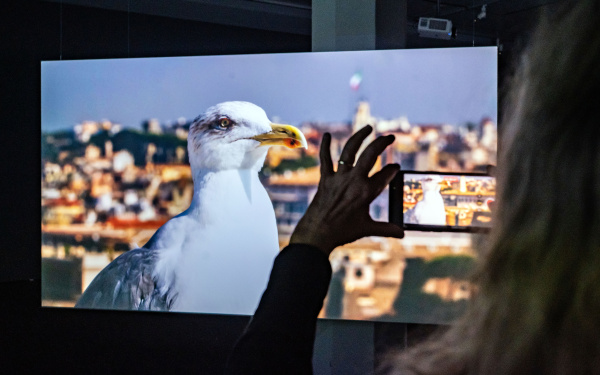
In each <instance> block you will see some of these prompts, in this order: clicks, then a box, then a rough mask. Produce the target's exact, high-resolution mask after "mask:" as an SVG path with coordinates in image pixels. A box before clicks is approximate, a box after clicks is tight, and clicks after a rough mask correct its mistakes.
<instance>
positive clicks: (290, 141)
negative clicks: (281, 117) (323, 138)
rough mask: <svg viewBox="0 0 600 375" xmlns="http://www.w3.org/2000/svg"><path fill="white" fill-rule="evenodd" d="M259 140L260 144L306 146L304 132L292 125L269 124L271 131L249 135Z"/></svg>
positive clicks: (291, 146) (292, 146)
mask: <svg viewBox="0 0 600 375" xmlns="http://www.w3.org/2000/svg"><path fill="white" fill-rule="evenodd" d="M251 139H254V140H256V141H259V142H260V145H261V146H276V145H279V146H285V147H288V148H299V147H304V148H307V146H308V144H307V143H306V138H304V134H302V132H301V131H300V130H299V129H298V128H296V127H295V126H292V125H284V124H271V131H270V132H268V133H263V134H259V135H257V136H254V137H251Z"/></svg>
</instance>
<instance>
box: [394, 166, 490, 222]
mask: <svg viewBox="0 0 600 375" xmlns="http://www.w3.org/2000/svg"><path fill="white" fill-rule="evenodd" d="M403 193H404V194H403V213H404V223H405V224H419V225H435V226H452V227H478V228H489V227H491V221H492V216H491V214H492V212H491V207H492V206H493V202H494V200H495V195H496V181H495V179H494V178H493V177H489V176H468V175H440V174H431V175H428V174H405V175H404V186H403Z"/></svg>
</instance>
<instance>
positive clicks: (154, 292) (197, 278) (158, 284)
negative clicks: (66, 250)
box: [75, 101, 307, 315]
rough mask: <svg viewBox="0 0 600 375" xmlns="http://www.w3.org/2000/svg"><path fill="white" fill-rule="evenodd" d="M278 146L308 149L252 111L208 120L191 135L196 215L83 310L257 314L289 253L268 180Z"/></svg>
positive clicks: (188, 213) (171, 225)
mask: <svg viewBox="0 0 600 375" xmlns="http://www.w3.org/2000/svg"><path fill="white" fill-rule="evenodd" d="M275 145H283V146H286V147H289V148H299V147H306V146H307V143H306V139H305V137H304V135H303V134H302V133H301V132H300V131H299V130H298V129H297V128H295V127H293V126H291V125H284V124H274V123H271V121H270V120H269V119H268V117H267V114H266V113H265V111H264V110H263V109H262V108H260V107H259V106H257V105H255V104H252V103H249V102H239V101H234V102H224V103H220V104H217V105H214V106H212V107H210V108H208V109H207V110H206V111H205V112H204V114H202V115H200V116H198V117H197V118H196V119H195V120H194V121H193V122H192V125H191V126H190V130H189V134H188V154H189V160H190V166H191V170H192V177H193V181H194V195H193V198H192V202H191V204H190V207H189V208H188V209H187V210H185V211H184V212H182V213H181V214H179V215H177V216H175V217H173V218H172V219H170V220H169V221H167V222H166V223H165V224H164V225H163V226H162V227H160V228H159V229H158V230H157V231H156V233H155V234H154V235H153V236H152V238H150V240H149V241H148V243H146V244H145V245H144V246H143V247H141V248H137V249H133V250H130V251H128V252H126V253H124V254H122V255H121V256H119V257H118V258H116V259H115V260H114V261H112V262H111V263H110V264H109V265H108V266H106V267H105V268H104V269H103V270H102V271H101V272H100V273H99V274H98V275H97V276H96V278H94V280H93V281H92V282H91V283H90V285H89V287H88V288H87V289H86V290H85V292H84V293H83V294H82V296H81V297H80V299H79V300H78V302H77V303H76V305H75V307H80V308H97V309H124V310H158V311H184V312H202V313H216V314H237V315H252V314H253V313H254V310H255V309H256V306H257V305H258V301H259V300H260V296H261V294H262V292H263V291H264V289H265V287H266V285H267V281H268V277H269V273H270V270H271V267H272V264H273V260H274V258H275V256H276V255H277V254H278V252H279V243H278V237H277V226H276V222H275V214H274V211H273V205H272V203H271V201H270V199H269V196H268V195H267V192H266V190H265V188H264V187H263V185H262V184H261V182H260V180H259V178H258V172H259V171H260V169H261V168H262V166H263V164H264V161H265V158H266V155H267V151H268V148H269V147H270V146H275ZM265 146H266V147H265Z"/></svg>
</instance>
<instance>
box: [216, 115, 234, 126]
mask: <svg viewBox="0 0 600 375" xmlns="http://www.w3.org/2000/svg"><path fill="white" fill-rule="evenodd" d="M218 124H219V127H220V128H221V129H227V128H228V127H230V126H231V124H232V122H231V120H230V119H228V118H227V117H221V118H220V119H219V122H218Z"/></svg>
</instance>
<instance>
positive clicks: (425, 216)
mask: <svg viewBox="0 0 600 375" xmlns="http://www.w3.org/2000/svg"><path fill="white" fill-rule="evenodd" d="M441 181H442V179H441V178H440V177H439V176H437V175H433V176H427V177H426V178H424V179H423V180H421V187H422V188H423V200H421V201H420V202H418V203H417V204H416V205H415V207H414V211H413V215H414V222H415V224H422V225H423V224H424V225H446V209H445V208H444V198H442V194H441V193H440V183H441Z"/></svg>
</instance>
